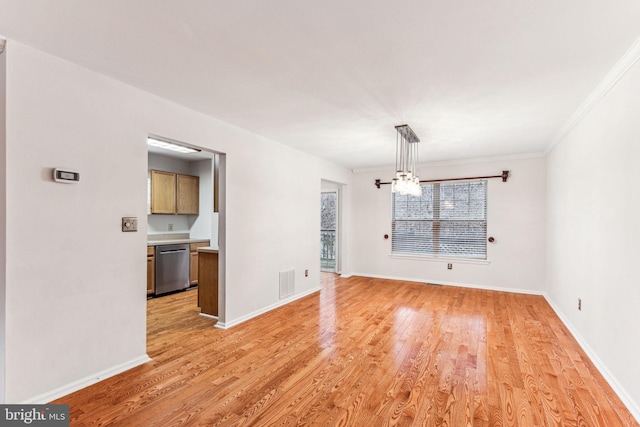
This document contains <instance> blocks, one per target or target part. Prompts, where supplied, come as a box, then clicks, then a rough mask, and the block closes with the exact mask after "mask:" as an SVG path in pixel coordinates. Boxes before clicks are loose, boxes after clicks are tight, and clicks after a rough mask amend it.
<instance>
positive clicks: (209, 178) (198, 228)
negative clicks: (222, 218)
mask: <svg viewBox="0 0 640 427" xmlns="http://www.w3.org/2000/svg"><path fill="white" fill-rule="evenodd" d="M191 175H196V176H199V177H200V193H199V194H200V195H199V201H200V215H197V216H196V217H194V219H193V224H192V225H191V229H190V230H189V232H190V235H191V237H192V238H198V239H200V238H202V239H209V240H210V241H211V245H212V246H218V227H217V222H216V227H215V228H212V224H213V221H214V220H213V218H212V217H213V216H214V215H215V216H216V217H217V215H218V214H217V213H216V214H214V213H213V160H209V159H204V160H198V161H196V162H192V163H191ZM216 221H217V218H216Z"/></svg>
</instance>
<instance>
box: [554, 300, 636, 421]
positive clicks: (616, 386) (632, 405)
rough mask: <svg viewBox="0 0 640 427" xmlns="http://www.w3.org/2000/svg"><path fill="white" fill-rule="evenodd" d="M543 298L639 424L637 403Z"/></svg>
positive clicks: (555, 306)
mask: <svg viewBox="0 0 640 427" xmlns="http://www.w3.org/2000/svg"><path fill="white" fill-rule="evenodd" d="M543 295H544V298H545V299H546V300H547V302H548V303H549V305H550V306H551V308H552V309H553V311H555V313H556V315H557V316H558V317H559V318H560V320H561V321H562V323H563V324H564V325H565V326H566V327H567V329H569V332H570V333H571V335H573V338H574V339H575V340H576V341H577V342H578V345H579V346H580V347H582V350H583V351H584V352H585V353H586V354H587V357H589V359H591V362H592V363H593V364H594V365H595V367H596V369H597V370H598V371H600V374H602V376H603V377H604V379H605V381H607V382H608V383H609V385H610V386H611V388H612V389H613V391H614V392H615V393H616V394H617V395H618V397H619V398H620V400H621V401H622V403H624V405H625V406H626V407H627V409H628V410H629V412H631V415H633V417H634V418H635V419H636V421H637V422H639V423H640V406H638V403H637V402H635V401H634V400H633V398H632V397H631V396H629V393H627V391H626V390H625V389H624V387H622V385H620V383H619V382H618V379H617V378H616V377H615V376H614V375H613V374H612V373H611V371H609V369H608V368H607V366H606V365H605V364H604V363H603V362H602V361H601V360H600V358H599V357H598V355H597V353H596V352H595V351H594V350H593V348H591V346H590V345H589V344H588V343H587V340H585V339H584V337H583V336H582V335H581V334H580V333H579V332H578V330H577V329H576V328H574V327H573V325H572V324H571V322H570V321H569V319H568V318H567V317H566V316H565V315H564V314H563V313H562V311H561V310H560V307H558V306H557V305H556V304H555V303H554V302H553V300H552V299H551V297H549V295H548V294H547V293H546V292H545V293H544V294H543Z"/></svg>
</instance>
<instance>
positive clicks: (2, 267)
mask: <svg viewBox="0 0 640 427" xmlns="http://www.w3.org/2000/svg"><path fill="white" fill-rule="evenodd" d="M6 58H7V56H6V55H5V54H0V165H1V166H2V167H0V242H4V244H0V402H4V401H5V398H4V396H5V393H4V390H5V387H4V384H5V354H6V347H5V342H6V335H5V331H6V322H5V320H6V317H7V316H6V305H7V304H6V298H5V297H6V285H7V282H6V273H7V271H6V262H7V246H6V241H7V240H6V237H7V236H6V230H7V216H6V211H7V203H6V199H7V191H6V188H7V174H6V171H7V169H6V167H7V155H6V154H7V153H6V148H7V139H6V115H7V111H6V98H7V96H6V95H7V60H6Z"/></svg>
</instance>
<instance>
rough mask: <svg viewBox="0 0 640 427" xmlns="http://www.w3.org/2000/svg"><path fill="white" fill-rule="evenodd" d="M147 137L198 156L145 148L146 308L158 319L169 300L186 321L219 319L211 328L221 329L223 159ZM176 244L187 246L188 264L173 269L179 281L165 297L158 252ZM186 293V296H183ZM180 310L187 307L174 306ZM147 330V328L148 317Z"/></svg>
mask: <svg viewBox="0 0 640 427" xmlns="http://www.w3.org/2000/svg"><path fill="white" fill-rule="evenodd" d="M149 137H150V138H152V139H157V140H161V141H165V142H169V143H172V144H178V145H180V146H187V147H190V148H195V149H197V152H195V153H182V152H172V151H169V150H166V149H162V148H157V147H154V146H152V145H149V146H148V156H147V165H146V166H147V173H148V174H147V221H146V225H147V227H146V228H147V298H148V299H149V298H151V299H150V300H149V301H152V302H151V303H148V304H147V305H148V309H151V310H152V311H155V313H156V314H157V313H158V312H161V311H162V310H161V309H159V308H158V307H161V306H162V305H163V304H167V303H169V302H170V301H173V303H172V304H170V305H171V308H172V309H176V310H178V309H180V310H183V312H184V313H185V315H188V316H190V318H193V316H196V317H195V318H198V319H200V318H202V319H205V318H209V321H211V319H210V318H214V319H217V323H216V324H215V326H216V327H222V326H223V325H224V321H225V310H224V307H225V306H226V304H225V240H226V239H225V210H226V209H225V185H226V156H225V154H224V153H220V152H215V151H213V150H210V149H206V148H203V147H196V146H192V145H189V144H185V143H182V142H178V141H173V140H169V139H167V138H163V137H157V136H154V135H149ZM161 202H163V203H164V204H163V203H161ZM187 202H189V203H187ZM165 204H166V205H168V206H169V207H168V208H167V207H165ZM185 205H188V206H189V207H188V209H185V208H184V206H185ZM174 243H175V245H174ZM178 244H179V245H183V246H184V247H185V249H184V250H185V251H186V254H187V255H186V256H187V258H188V260H187V262H186V265H185V267H184V268H182V269H181V270H180V274H177V270H176V271H174V270H175V269H171V272H172V273H176V274H174V276H178V277H176V278H175V280H173V282H175V283H177V284H178V286H176V289H175V290H174V289H173V288H171V289H170V292H165V291H164V290H163V289H164V287H163V286H164V282H163V281H162V280H159V278H161V277H160V275H159V274H158V271H159V269H160V270H162V268H161V267H163V265H162V264H160V263H159V261H162V260H160V259H159V256H158V253H163V252H162V250H163V249H165V248H168V247H169V246H171V249H173V246H176V245H178ZM169 252H171V251H169ZM169 252H167V253H169ZM171 255H173V253H171ZM201 255H202V256H201ZM212 255H215V256H212ZM204 258H206V260H205V259H204ZM205 261H206V262H205ZM173 282H172V286H173ZM184 290H187V291H188V292H182V291H184ZM205 291H206V292H205ZM179 294H180V295H179ZM156 297H160V298H156ZM159 300H163V301H159ZM182 305H185V306H184V307H178V306H182ZM158 310H160V311H158ZM149 314H150V313H149V311H148V315H149ZM199 315H201V316H202V317H201V316H199ZM154 316H155V314H154ZM156 317H157V316H156ZM192 320H193V319H192ZM160 323H161V322H160ZM148 325H151V323H150V322H149V318H148ZM177 326H180V325H177ZM181 326H184V324H183V325H181ZM159 327H165V326H163V325H160V326H159ZM152 329H153V327H152Z"/></svg>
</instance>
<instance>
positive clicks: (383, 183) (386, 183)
mask: <svg viewBox="0 0 640 427" xmlns="http://www.w3.org/2000/svg"><path fill="white" fill-rule="evenodd" d="M489 178H502V182H507V179H508V178H509V171H502V175H491V176H474V177H471V178H449V179H426V180H421V181H420V182H446V181H470V180H472V179H489ZM389 184H391V183H390V182H381V181H380V180H379V179H376V187H378V188H380V186H381V185H389Z"/></svg>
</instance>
